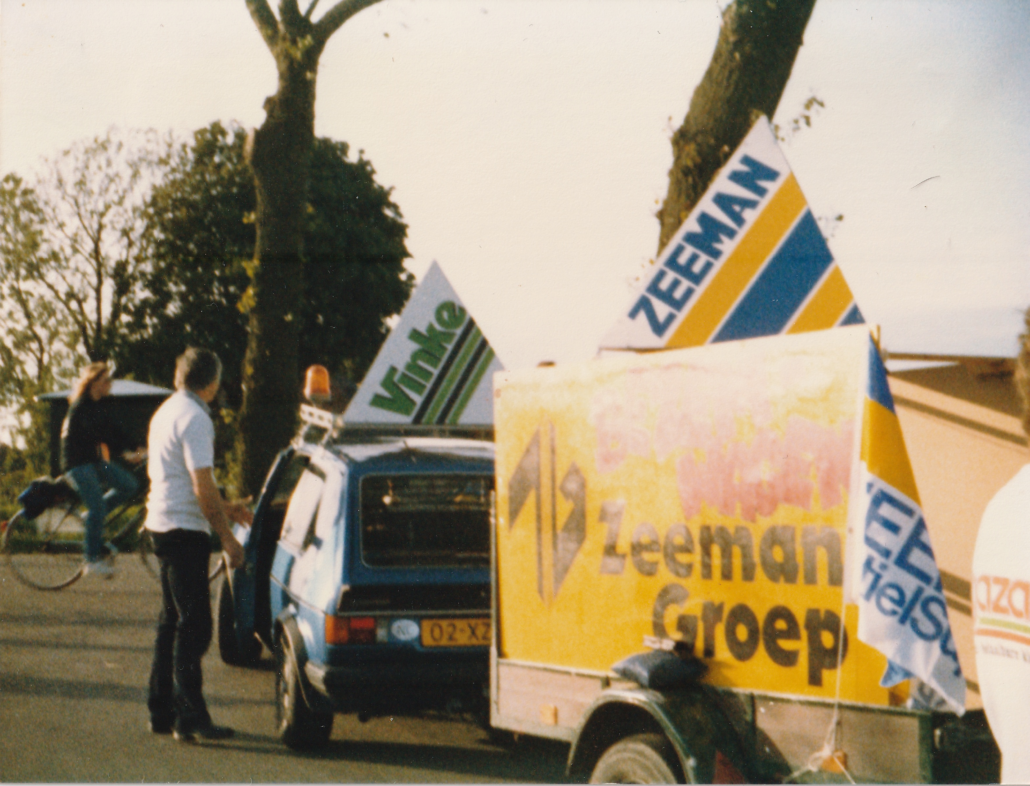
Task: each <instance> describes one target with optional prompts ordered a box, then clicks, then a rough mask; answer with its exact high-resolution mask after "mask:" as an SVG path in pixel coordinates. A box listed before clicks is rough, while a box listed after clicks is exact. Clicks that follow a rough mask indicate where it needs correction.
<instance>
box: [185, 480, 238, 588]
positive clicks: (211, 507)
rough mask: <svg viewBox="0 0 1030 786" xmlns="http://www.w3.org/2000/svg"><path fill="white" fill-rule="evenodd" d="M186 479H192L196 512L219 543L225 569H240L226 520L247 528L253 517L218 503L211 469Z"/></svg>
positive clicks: (236, 508) (230, 506)
mask: <svg viewBox="0 0 1030 786" xmlns="http://www.w3.org/2000/svg"><path fill="white" fill-rule="evenodd" d="M190 477H191V478H192V479H193V492H194V493H195V494H196V495H197V502H199V503H200V510H201V512H202V513H203V514H204V518H206V519H207V520H208V523H209V524H210V525H211V529H213V530H214V532H215V534H216V535H217V536H218V539H219V540H220V541H221V542H222V550H223V551H224V552H225V553H226V555H227V556H228V558H229V566H230V567H233V568H238V567H240V566H241V565H242V564H243V547H242V546H241V545H240V542H239V541H238V540H236V537H235V536H234V535H233V534H232V527H231V526H230V523H229V520H230V518H232V519H235V520H236V521H238V522H239V523H240V524H245V525H247V526H250V523H251V521H252V519H253V516H252V515H251V514H250V511H249V509H248V508H247V507H246V506H245V505H242V504H237V503H227V502H226V501H225V500H223V499H222V495H221V493H219V491H218V486H217V485H216V484H215V476H214V473H213V472H212V470H211V467H203V468H201V469H197V470H193V471H191V472H190Z"/></svg>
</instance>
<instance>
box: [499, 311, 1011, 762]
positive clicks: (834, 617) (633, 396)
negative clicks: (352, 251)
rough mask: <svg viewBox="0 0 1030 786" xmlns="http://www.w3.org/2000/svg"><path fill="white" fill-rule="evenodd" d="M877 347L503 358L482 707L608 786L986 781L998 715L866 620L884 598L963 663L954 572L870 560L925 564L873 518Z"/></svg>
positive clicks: (883, 606) (892, 619)
mask: <svg viewBox="0 0 1030 786" xmlns="http://www.w3.org/2000/svg"><path fill="white" fill-rule="evenodd" d="M869 352H870V334H869V331H868V329H867V328H864V327H863V326H858V327H851V328H839V329H835V330H826V331H817V332H810V333H805V334H801V335H794V336H776V337H768V338H757V339H749V340H745V341H735V342H726V343H722V344H716V345H711V346H706V347H699V348H692V349H683V350H669V351H662V352H654V353H648V354H632V355H625V354H624V355H616V356H611V357H607V358H603V359H599V360H594V361H590V362H587V363H582V364H578V365H569V366H564V367H563V366H552V367H544V368H537V369H528V370H519V371H506V372H502V373H499V374H497V375H496V376H495V378H494V428H495V439H496V479H495V486H496V494H497V499H496V506H495V515H494V521H493V525H492V569H493V579H494V580H493V620H492V629H493V640H492V645H491V659H490V723H491V726H492V727H493V728H494V729H497V730H503V731H506V732H511V733H515V734H520V735H521V734H525V735H533V736H538V737H544V738H549V739H554V740H561V741H564V742H567V743H569V745H570V753H569V761H568V769H569V775H570V777H571V778H572V779H574V780H588V779H589V780H591V781H592V782H650V783H661V782H687V783H694V782H698V783H707V782H730V783H732V782H748V781H750V782H848V781H860V782H888V783H899V782H904V783H926V782H934V781H937V782H941V781H945V782H946V781H949V780H957V781H964V782H974V781H980V780H983V781H985V782H986V781H988V780H990V779H992V778H993V779H996V778H997V774H996V773H997V770H996V766H997V758H996V753H995V751H994V749H993V743H992V742H991V741H990V735H989V731H987V730H986V727H985V726H984V725H983V724H982V721H980V722H979V723H978V722H977V721H978V718H976V717H972V716H971V717H967V718H961V717H959V715H958V714H956V713H955V712H954V711H952V710H949V709H943V707H944V704H943V703H942V702H941V701H939V697H937V696H935V695H934V694H933V692H932V691H931V690H929V689H928V687H927V684H926V683H924V682H922V681H919V680H914V679H905V680H897V679H895V680H893V681H892V680H890V679H887V677H886V675H885V672H888V673H889V670H888V659H887V658H886V657H885V656H884V654H882V652H881V651H879V650H878V649H877V648H875V647H873V646H870V644H868V643H866V641H864V640H863V637H865V638H868V636H867V635H866V634H865V633H864V629H861V624H862V622H865V623H866V624H867V625H868V624H869V623H870V619H871V613H870V612H868V611H867V609H868V608H871V609H873V613H876V614H879V615H880V616H881V617H882V618H883V620H885V621H886V623H888V624H897V625H906V626H909V629H910V630H912V631H915V632H916V633H917V634H918V635H919V636H921V637H925V638H926V639H927V640H931V639H930V638H929V637H931V636H935V638H933V639H932V641H931V643H932V645H933V646H934V647H936V648H937V649H935V650H934V653H935V654H936V655H937V656H938V657H939V658H940V660H941V663H942V664H943V665H938V667H937V668H938V669H939V670H940V669H942V668H944V667H945V666H947V667H948V668H950V663H951V661H950V660H949V658H951V652H950V650H949V647H952V648H953V642H950V628H949V627H948V622H947V612H946V608H945V605H944V601H943V594H942V593H937V590H939V589H940V588H939V586H937V587H936V589H935V588H934V587H933V586H931V584H932V582H931V583H928V584H927V585H926V586H925V587H923V586H922V585H920V588H918V590H917V591H911V590H910V589H906V588H904V587H903V586H902V585H900V584H897V583H893V582H891V581H889V580H888V579H889V576H888V574H887V572H886V571H887V566H886V564H882V565H881V564H879V563H876V562H875V561H867V560H866V559H865V558H866V556H867V552H868V549H869V546H870V543H873V545H876V546H878V547H879V548H880V549H881V550H882V553H884V554H890V553H891V552H890V551H889V550H888V549H887V546H886V545H884V544H887V545H891V548H892V549H893V553H894V554H895V556H896V557H897V559H902V558H904V559H905V560H907V562H906V563H905V564H906V565H907V566H909V567H911V569H912V571H916V570H917V567H916V566H917V563H918V560H919V559H923V560H924V561H925V560H926V559H927V554H928V555H929V557H928V559H929V561H930V563H932V560H933V557H932V550H930V547H929V545H928V542H925V545H924V541H923V540H919V541H918V542H914V540H913V538H911V537H910V538H909V540H908V542H907V543H905V544H903V545H901V546H899V547H897V548H894V546H893V545H892V544H889V543H888V538H889V535H890V532H891V528H892V527H894V528H895V529H897V527H896V526H895V525H893V524H891V522H890V520H889V516H880V518H878V519H876V521H875V523H877V524H878V525H879V526H880V527H881V530H882V533H885V534H883V542H882V543H881V542H879V541H875V540H873V541H871V540H870V539H871V538H872V537H873V536H872V535H871V534H870V532H872V530H870V529H868V528H866V527H865V524H866V520H865V517H867V516H869V515H872V514H869V513H868V511H867V510H864V509H862V506H861V504H860V503H861V501H862V500H868V494H869V493H870V489H871V488H872V486H871V481H870V479H869V476H868V475H867V474H866V473H865V472H864V468H865V466H864V464H863V461H864V460H865V458H866V457H865V456H864V454H863V439H862V431H863V429H864V428H869V425H868V424H869V414H868V407H869V404H868V401H867V399H868V397H869V392H868V390H869V385H870V378H869V373H870V372H869V357H870V355H869ZM874 382H875V380H874ZM893 447H894V449H896V446H893ZM900 449H901V450H902V451H903V450H904V447H903V444H902V445H901V448H900ZM877 515H879V514H877ZM874 518H875V516H874ZM902 552H904V554H903V555H902ZM918 564H920V565H922V567H921V568H919V569H918V570H919V572H923V571H926V572H927V573H930V568H929V564H928V563H925V562H924V563H918ZM935 570H936V569H935V568H934V571H935ZM885 576H886V577H887V578H884V577H885ZM938 585H939V582H938ZM906 593H907V594H906ZM938 594H940V600H938ZM863 602H864V603H865V604H866V606H862V605H861V604H862V603H863ZM860 607H861V609H862V611H861V614H863V615H866V618H865V619H864V620H863V619H860ZM949 642H950V643H949ZM957 663H958V661H957V658H955V659H954V664H955V668H956V669H957ZM941 673H943V672H941ZM959 674H960V673H959ZM881 675H884V678H883V679H881ZM948 676H953V675H950V674H949V675H948ZM881 682H883V683H884V684H885V685H891V687H883V686H882V685H881ZM892 682H893V683H896V684H892Z"/></svg>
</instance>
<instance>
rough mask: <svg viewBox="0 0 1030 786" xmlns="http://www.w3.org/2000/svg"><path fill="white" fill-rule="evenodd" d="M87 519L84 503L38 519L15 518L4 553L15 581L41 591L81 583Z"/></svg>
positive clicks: (60, 507)
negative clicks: (78, 581)
mask: <svg viewBox="0 0 1030 786" xmlns="http://www.w3.org/2000/svg"><path fill="white" fill-rule="evenodd" d="M85 517H86V509H85V507H84V506H83V505H82V504H81V503H75V504H68V505H57V506H55V507H52V508H49V509H48V510H45V511H44V512H43V513H41V514H40V515H38V516H36V518H35V519H28V518H25V516H24V514H23V513H22V511H18V512H17V513H16V514H14V517H13V518H12V519H11V520H10V521H9V522H8V523H7V529H6V530H5V531H4V538H3V552H4V559H5V560H6V562H7V565H8V567H10V568H11V571H12V572H13V573H14V576H15V578H17V579H18V581H20V582H22V583H23V584H27V585H28V586H30V587H34V588H35V589H41V590H58V589H63V588H64V587H67V586H68V585H69V584H71V583H72V582H74V581H75V580H76V579H78V578H79V577H80V576H81V575H82V567H83V562H82V549H83V545H84V540H85V535H86V530H85V527H84V525H83V521H84V519H85Z"/></svg>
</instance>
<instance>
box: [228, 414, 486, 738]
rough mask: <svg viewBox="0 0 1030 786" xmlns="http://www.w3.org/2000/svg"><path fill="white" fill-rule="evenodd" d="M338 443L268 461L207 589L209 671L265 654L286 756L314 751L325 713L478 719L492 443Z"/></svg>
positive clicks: (400, 439)
mask: <svg viewBox="0 0 1030 786" xmlns="http://www.w3.org/2000/svg"><path fill="white" fill-rule="evenodd" d="M303 433H305V432H304V430H303V429H302V434H303ZM308 433H310V429H309V431H308ZM316 435H317V436H320V437H321V436H322V434H321V432H320V431H319V430H317V429H316ZM352 439H354V438H344V437H333V436H332V435H331V432H330V437H329V438H321V439H319V440H318V441H314V440H311V439H305V438H304V437H299V438H298V439H297V440H296V441H295V442H294V444H293V445H292V446H291V447H290V448H288V449H287V450H285V451H283V452H282V453H281V454H280V456H279V457H278V460H277V461H276V463H275V465H274V467H273V468H272V470H271V472H270V473H269V476H268V478H267V480H266V481H265V486H264V489H263V490H262V493H261V496H260V498H259V500H258V504H257V507H256V510H255V516H254V523H253V526H252V527H251V529H250V531H249V533H247V532H246V531H244V532H241V533H240V534H241V535H246V536H247V541H246V543H245V555H246V562H245V565H244V566H243V567H242V568H240V569H237V570H234V571H231V572H230V573H229V574H227V576H226V577H225V579H224V580H223V583H222V584H221V585H220V586H219V590H218V598H217V604H218V645H219V650H220V654H221V656H222V659H223V660H224V661H226V662H227V663H231V664H235V665H249V664H253V663H254V662H256V661H257V660H258V658H259V657H260V654H261V644H262V642H263V643H264V644H265V645H266V646H267V647H269V649H271V651H272V652H273V653H274V655H275V657H276V659H277V666H278V669H277V679H276V694H277V695H276V700H277V701H276V706H277V719H278V729H279V736H280V738H281V739H282V740H283V741H284V742H285V743H286V744H287V745H288V746H290V747H294V748H311V747H317V746H319V745H322V744H324V743H325V742H326V741H327V740H328V739H329V735H330V732H331V730H332V722H333V714H334V713H357V714H358V716H359V717H361V718H363V719H364V718H368V717H371V716H375V715H401V714H412V713H418V712H420V711H424V710H442V711H449V712H454V713H464V714H471V715H474V716H476V717H477V718H479V719H484V720H485V718H486V717H487V716H488V688H489V686H488V663H489V644H490V503H491V495H492V492H493V483H494V480H493V472H494V461H493V459H494V451H493V443H492V442H490V441H488V440H484V439H462V438H439V437H424V436H401V435H393V436H392V435H389V434H382V435H379V436H375V437H370V436H368V435H365V436H362V437H361V438H360V439H359V440H358V441H351V440H352Z"/></svg>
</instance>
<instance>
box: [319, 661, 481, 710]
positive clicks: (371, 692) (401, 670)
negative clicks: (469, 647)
mask: <svg viewBox="0 0 1030 786" xmlns="http://www.w3.org/2000/svg"><path fill="white" fill-rule="evenodd" d="M304 675H305V677H307V680H308V682H309V683H310V684H311V686H312V687H313V688H314V689H315V690H316V691H318V692H319V693H320V694H322V695H323V696H326V697H327V698H329V699H330V700H331V701H332V704H333V706H334V708H335V709H336V710H337V711H338V712H364V713H368V714H384V713H396V714H402V713H404V712H407V711H418V710H427V709H438V710H447V709H449V710H452V711H465V712H471V711H475V710H477V709H478V708H479V706H480V704H481V703H482V702H483V700H484V697H485V695H486V694H485V691H486V687H487V684H488V680H489V660H488V656H486V655H483V656H481V657H480V656H477V657H475V658H466V659H463V660H460V661H458V662H455V663H446V664H442V663H440V662H439V661H436V660H434V661H433V662H432V663H417V662H407V663H405V662H401V663H389V662H386V663H383V664H381V667H380V668H375V669H371V668H369V666H368V664H362V665H360V666H326V665H325V664H323V663H316V662H311V661H309V662H308V663H306V664H305V665H304Z"/></svg>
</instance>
